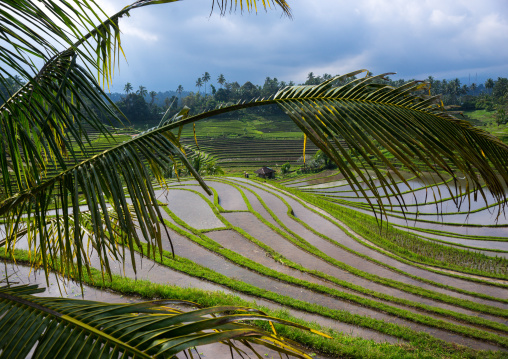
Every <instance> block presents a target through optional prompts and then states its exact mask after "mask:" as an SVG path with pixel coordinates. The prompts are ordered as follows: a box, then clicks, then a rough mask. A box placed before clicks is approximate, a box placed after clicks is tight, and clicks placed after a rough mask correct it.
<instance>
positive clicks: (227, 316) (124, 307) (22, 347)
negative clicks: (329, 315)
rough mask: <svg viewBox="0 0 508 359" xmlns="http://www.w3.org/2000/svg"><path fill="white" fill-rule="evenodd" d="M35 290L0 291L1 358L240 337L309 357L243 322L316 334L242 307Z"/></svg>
mask: <svg viewBox="0 0 508 359" xmlns="http://www.w3.org/2000/svg"><path fill="white" fill-rule="evenodd" d="M41 291H44V290H43V289H42V290H41V289H39V288H38V287H37V286H36V285H31V286H28V285H25V286H18V287H12V288H10V287H1V288H0V326H1V327H2V332H1V334H0V350H1V351H2V355H4V356H5V357H9V358H14V357H16V358H25V357H26V356H27V354H28V353H29V352H30V351H33V357H34V358H119V357H122V358H134V357H136V358H153V357H164V358H170V357H173V355H175V354H177V353H179V352H182V351H185V350H189V349H190V348H193V347H195V346H200V345H206V344H210V343H217V342H223V343H225V344H226V345H234V344H232V343H231V340H234V339H241V340H242V341H244V342H247V343H249V342H251V343H255V344H260V345H263V346H266V347H269V348H272V347H273V348H274V349H276V350H278V351H279V352H280V353H286V354H288V355H292V356H294V357H297V358H307V359H310V357H309V356H308V355H306V354H305V353H303V352H302V351H300V350H298V349H296V348H294V347H293V346H291V343H289V344H290V345H288V342H287V340H286V339H282V338H280V337H278V336H277V335H275V334H270V333H267V332H265V331H263V330H262V329H260V328H258V327H254V326H250V325H247V324H244V322H245V321H249V322H250V321H260V320H262V321H270V322H274V323H280V324H283V325H289V326H293V327H297V328H300V329H302V330H308V331H312V332H314V333H316V334H320V335H324V334H322V333H319V332H317V331H314V330H311V329H309V328H306V327H304V326H301V325H299V324H295V323H292V322H287V321H284V320H281V319H278V318H274V317H268V316H266V315H265V314H264V313H263V312H261V311H258V310H255V309H251V308H245V307H232V306H231V307H211V308H203V309H198V310H193V311H189V312H183V311H181V310H178V309H175V308H172V307H169V306H170V305H190V306H197V305H196V304H195V303H192V302H186V301H172V300H159V301H151V302H144V303H135V304H109V303H101V302H93V301H86V300H76V299H64V298H48V297H36V296H34V295H33V294H36V293H40V292H41ZM231 313H233V314H231ZM240 322H241V323H240ZM258 355H259V354H258Z"/></svg>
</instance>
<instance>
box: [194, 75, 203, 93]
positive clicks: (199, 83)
mask: <svg viewBox="0 0 508 359" xmlns="http://www.w3.org/2000/svg"><path fill="white" fill-rule="evenodd" d="M196 87H197V88H198V93H199V90H200V89H201V87H203V80H202V79H201V77H200V78H198V79H197V80H196Z"/></svg>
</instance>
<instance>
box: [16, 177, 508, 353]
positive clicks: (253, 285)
mask: <svg viewBox="0 0 508 359" xmlns="http://www.w3.org/2000/svg"><path fill="white" fill-rule="evenodd" d="M207 183H208V185H209V186H210V187H211V188H212V189H213V191H214V196H212V197H209V196H207V195H206V193H205V192H204V191H203V190H202V189H201V187H199V186H198V185H197V182H196V181H193V180H189V181H183V182H180V183H178V182H173V183H171V184H170V186H169V187H168V188H167V189H158V190H157V191H156V193H157V196H158V198H159V201H160V203H161V205H162V207H163V209H164V212H163V216H164V221H165V222H166V224H167V226H168V227H169V233H170V236H171V239H172V242H173V244H174V248H175V253H176V255H177V257H176V258H175V259H173V258H172V256H171V254H170V253H169V252H170V251H171V246H170V243H169V241H167V240H163V246H164V250H165V251H166V252H164V256H163V258H160V257H158V256H157V257H154V258H153V257H152V258H147V257H144V258H141V256H140V255H136V256H135V260H136V262H137V263H138V267H139V263H141V264H142V266H141V268H140V269H139V271H138V272H137V273H134V271H133V270H132V268H131V267H132V266H131V264H132V263H131V262H130V260H127V263H126V265H125V267H123V266H121V265H120V264H119V263H117V265H116V268H115V273H116V274H117V275H118V277H116V278H115V280H114V281H113V283H110V284H109V287H111V288H113V289H116V290H119V291H123V292H127V293H138V294H141V295H145V296H149V297H150V296H151V297H153V296H158V297H179V298H181V299H189V297H188V295H190V294H188V291H189V288H195V289H194V290H195V292H192V293H194V294H193V295H194V297H192V300H195V301H203V303H206V304H208V305H212V304H213V305H216V304H231V303H238V301H241V303H246V302H245V301H249V302H250V303H249V305H258V306H262V307H263V308H264V309H265V310H266V311H267V312H269V313H270V314H273V315H278V316H283V317H285V318H290V319H292V320H303V321H305V322H306V323H310V322H315V323H317V324H313V325H314V327H315V328H318V329H320V330H323V331H325V332H327V333H328V334H330V335H331V336H332V337H333V338H334V339H332V340H328V341H325V344H319V345H316V342H315V341H314V340H315V339H312V338H310V335H301V334H294V333H293V332H288V333H286V332H284V331H283V332H282V333H283V334H285V335H288V336H290V337H291V338H293V339H296V340H298V341H299V342H300V343H302V344H303V345H307V346H310V347H311V348H310V349H308V351H309V353H313V352H314V351H318V350H319V351H321V352H322V354H320V355H318V356H317V357H322V358H326V357H357V358H363V357H367V356H370V357H379V358H382V357H480V356H482V357H506V354H507V350H508V280H507V273H506V264H507V261H506V259H505V257H506V253H508V244H507V239H506V238H507V235H506V234H507V232H506V231H507V229H506V222H502V221H501V219H500V220H499V221H498V222H497V223H491V222H488V223H487V224H489V225H492V226H491V227H488V228H486V227H483V226H481V227H470V226H468V225H467V223H466V224H464V223H462V222H457V221H456V222H453V223H452V222H451V223H448V224H442V223H436V222H435V221H440V220H441V216H440V217H439V218H435V215H432V212H431V209H430V208H434V207H432V206H433V205H430V206H431V207H429V210H428V216H429V217H424V215H423V214H422V215H420V214H419V215H418V218H413V217H410V216H409V214H408V217H409V218H412V219H411V220H409V221H407V223H406V222H405V221H403V220H401V219H400V215H399V213H398V212H397V211H396V207H394V208H393V209H392V210H391V212H390V218H389V219H390V222H391V223H393V224H394V227H395V228H399V229H402V230H403V231H398V232H397V231H396V230H395V229H391V230H390V231H392V232H390V233H391V234H390V233H389V231H388V230H385V232H381V233H380V232H379V227H377V224H376V222H375V221H374V220H373V219H372V216H370V215H367V214H362V213H361V211H364V212H367V211H366V208H365V205H364V203H363V202H362V201H360V200H359V199H358V200H357V199H355V200H354V201H351V198H350V197H354V192H351V191H350V189H348V187H347V184H344V183H343V181H342V180H341V178H340V175H338V174H333V173H332V174H330V173H328V174H327V176H326V177H323V176H322V175H320V174H315V175H310V176H306V177H303V178H300V179H296V180H291V181H287V182H286V183H280V184H267V183H261V182H258V181H252V180H248V179H244V178H234V177H219V178H210V179H208V180H207ZM410 184H411V185H412V186H413V187H412V188H411V189H408V191H409V192H408V194H411V193H414V194H415V195H416V196H422V194H421V193H420V192H421V191H422V189H420V188H419V187H418V183H413V182H410ZM407 202H408V208H413V207H411V204H412V202H411V201H410V198H409V197H408V198H407ZM438 205H441V206H442V207H443V208H444V209H443V211H442V217H443V218H447V216H452V217H450V218H456V217H453V216H457V215H456V214H453V212H452V211H451V208H448V204H447V200H444V201H442V202H439V203H438ZM472 205H473V203H472ZM362 206H363V207H362ZM474 206H476V207H474V209H478V212H475V213H480V212H482V211H483V209H482V205H481V203H479V204H478V203H475V204H474ZM351 208H354V209H355V210H360V212H358V211H352V210H351ZM418 208H419V212H421V213H426V212H424V211H423V209H424V208H426V207H425V206H419V207H418ZM415 213H416V211H415ZM414 217H416V214H414ZM422 217H424V218H430V219H431V220H432V221H434V222H420V218H422ZM472 218H473V217H469V219H468V220H469V221H472ZM489 218H490V217H489ZM475 220H476V219H475ZM369 221H370V222H369ZM397 221H398V222H397ZM481 221H484V220H483V219H482V220H481ZM485 223H486V222H483V223H481V224H485ZM458 224H460V227H458V226H457V225H458ZM407 227H410V229H408V228H407ZM470 229H473V230H474V233H475V234H474V235H471V233H469V232H468V231H469V230H470ZM409 230H410V231H411V232H412V233H416V234H417V235H416V236H413V235H408V234H407V233H406V232H407V231H409ZM491 231H494V232H491ZM448 232H450V233H454V234H453V236H451V237H449V236H448ZM394 233H395V234H394ZM400 233H403V235H400ZM390 235H391V236H394V235H400V237H397V238H398V240H399V241H400V243H398V242H396V247H397V248H398V250H395V249H394V248H395V246H393V245H392V246H390V243H393V242H390V240H391V239H393V238H392V237H390ZM404 235H405V236H406V237H404ZM404 241H406V242H404ZM418 241H420V242H418ZM421 243H430V244H431V245H432V246H429V247H428V248H423V249H424V250H426V251H428V253H424V254H422V253H419V252H418V251H416V250H415V249H414V248H413V247H414V246H416V245H418V244H421ZM411 246H413V247H411ZM433 246H434V247H433ZM435 246H441V247H435ZM445 247H446V248H445ZM464 247H466V248H474V249H475V251H467V252H466V251H465V250H464ZM18 248H21V249H23V244H22V243H20V244H19V245H18ZM445 249H449V251H447V250H445ZM145 254H146V253H145ZM419 255H420V256H423V255H425V256H426V257H425V260H424V259H422V258H421V257H418V256H419ZM439 255H441V256H448V257H446V259H447V260H448V261H449V263H446V262H445V261H442V262H439V260H440V258H439ZM496 256H497V257H496ZM452 260H453V261H452ZM429 261H430V262H429ZM432 261H434V262H432ZM461 261H462V262H461ZM474 261H476V262H474ZM429 263H433V264H434V265H432V266H431V265H429ZM475 263H476V264H475ZM485 263H487V264H489V266H488V268H487V267H480V264H481V265H485ZM95 265H96V266H97V268H98V266H99V264H98V263H95ZM475 265H476V266H475ZM120 277H123V278H124V279H123V282H122V279H120ZM129 278H130V282H129ZM132 279H137V280H138V281H139V280H147V281H148V282H134V281H132ZM125 280H127V284H125V283H126V282H125ZM115 283H116V284H115ZM118 283H122V284H118ZM140 283H141V284H140ZM96 284H97V283H96ZM140 285H141V287H143V288H145V289H143V290H140V289H139V286H140ZM168 285H176V286H178V287H171V286H169V287H168ZM136 288H138V289H136ZM154 288H155V289H154ZM180 288H187V289H186V290H182V289H180ZM203 290H204V291H203ZM218 291H220V292H222V293H223V294H220V295H218V296H217V295H216V294H213V293H216V292H218ZM196 293H197V294H196ZM226 294H228V295H229V296H228V295H226ZM186 296H187V297H186ZM210 298H211V299H210ZM212 299H213V301H212V303H210V300H212ZM253 301H255V304H254V303H253ZM281 330H282V329H281ZM319 343H321V342H319ZM457 345H459V346H457ZM462 346H464V347H462ZM483 351H488V352H483ZM266 354H267V355H271V354H269V353H266ZM205 357H206V356H205ZM209 357H213V355H211V356H209Z"/></svg>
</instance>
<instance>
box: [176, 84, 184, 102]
mask: <svg viewBox="0 0 508 359" xmlns="http://www.w3.org/2000/svg"><path fill="white" fill-rule="evenodd" d="M176 92H178V95H179V96H180V102H182V92H183V86H182V85H178V87H177V88H176Z"/></svg>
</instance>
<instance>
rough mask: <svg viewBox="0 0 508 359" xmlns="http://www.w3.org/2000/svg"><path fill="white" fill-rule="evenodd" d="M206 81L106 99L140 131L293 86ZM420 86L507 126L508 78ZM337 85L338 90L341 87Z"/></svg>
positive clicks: (267, 111) (8, 88) (317, 78)
mask: <svg viewBox="0 0 508 359" xmlns="http://www.w3.org/2000/svg"><path fill="white" fill-rule="evenodd" d="M369 75H372V73H369ZM331 78H332V75H330V74H327V73H325V74H323V75H316V74H314V73H313V72H310V73H309V74H308V75H307V79H306V81H305V82H304V83H302V84H298V85H317V84H320V83H322V82H323V81H326V80H329V79H331ZM211 80H212V79H211V76H210V74H209V73H208V72H205V73H204V75H203V76H202V77H200V78H198V79H197V81H196V91H195V92H194V91H188V90H185V89H184V88H183V86H182V85H179V86H178V87H177V88H176V90H175V91H172V90H168V91H165V92H156V91H148V89H147V88H146V87H145V86H143V85H139V86H138V88H137V89H135V88H134V87H133V85H132V84H131V83H127V84H125V86H124V93H112V94H109V98H110V100H111V101H112V102H114V103H115V104H116V106H117V107H118V108H119V109H120V110H121V111H122V112H123V113H124V114H125V116H126V117H127V118H128V119H129V121H130V124H131V125H132V126H134V127H136V128H141V129H144V128H147V127H150V126H152V125H154V124H156V123H157V122H158V121H160V119H161V117H162V116H163V114H164V113H165V112H166V111H167V110H168V109H169V110H170V114H171V115H172V114H176V113H177V112H178V111H179V109H181V108H182V107H184V106H187V107H189V108H190V109H191V113H194V114H195V113H200V112H203V111H207V110H211V109H213V108H216V107H218V106H221V105H222V106H224V105H229V104H232V103H237V102H239V101H250V100H252V99H254V98H260V97H261V98H263V97H264V98H266V97H270V96H272V95H273V94H275V93H276V92H277V91H278V90H280V89H283V88H284V87H286V86H293V85H295V83H294V82H293V81H289V82H285V81H279V80H278V79H277V78H276V77H274V78H270V77H266V79H265V82H264V83H263V84H262V85H256V84H253V83H252V82H251V81H247V82H245V83H244V84H243V85H240V84H239V83H238V82H237V81H227V80H226V78H225V77H224V75H223V74H220V75H219V76H218V77H217V79H216V82H215V85H214V84H213V83H212V82H211ZM355 80H357V78H356V77H355V76H353V77H351V78H348V80H347V81H348V82H351V81H355ZM413 80H414V79H409V80H405V79H399V80H392V79H390V77H389V76H383V77H380V78H379V79H377V80H376V81H377V82H379V83H383V84H388V85H390V86H393V87H398V86H401V85H403V84H405V83H407V82H409V81H413ZM424 81H425V82H428V83H430V85H431V88H430V95H438V94H441V96H442V97H441V99H442V101H443V104H444V105H445V106H449V108H451V109H453V110H457V111H473V110H486V111H488V112H491V113H492V114H493V117H494V118H495V122H496V124H497V125H498V126H499V125H505V124H506V123H508V78H504V77H498V78H497V80H493V79H492V78H489V79H487V80H486V81H485V83H483V84H476V83H474V82H473V83H471V84H470V85H468V84H463V83H461V81H460V80H459V79H458V78H455V79H451V80H446V79H443V80H437V79H435V78H433V77H432V76H429V77H428V78H427V79H425V80H424ZM20 85H21V80H20V79H19V78H11V79H9V81H8V82H7V83H6V84H5V85H2V86H0V92H1V97H2V99H1V100H2V102H3V99H5V98H9V97H10V95H11V94H13V93H15V92H16V91H17V89H19V87H20ZM337 85H344V83H339V84H337ZM425 91H427V90H425ZM243 111H245V110H243ZM249 111H253V113H255V114H257V115H261V116H263V115H270V116H274V115H275V116H276V115H283V113H282V111H281V110H280V109H279V108H278V107H276V106H267V107H263V106H261V107H256V108H255V109H252V110H249ZM223 116H227V115H223ZM236 116H238V114H237V115H236Z"/></svg>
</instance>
